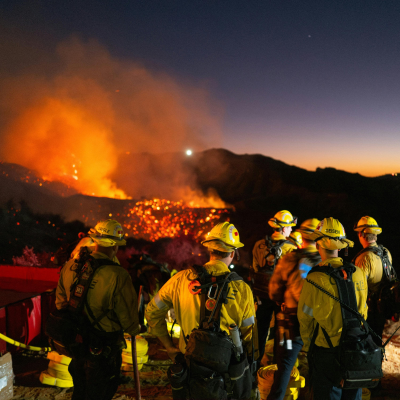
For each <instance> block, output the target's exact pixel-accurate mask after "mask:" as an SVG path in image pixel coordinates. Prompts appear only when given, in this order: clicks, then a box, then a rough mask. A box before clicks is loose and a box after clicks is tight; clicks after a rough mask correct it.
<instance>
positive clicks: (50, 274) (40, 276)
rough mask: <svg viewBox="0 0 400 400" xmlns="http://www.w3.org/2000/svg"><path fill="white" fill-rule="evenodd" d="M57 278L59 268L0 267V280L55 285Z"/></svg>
mask: <svg viewBox="0 0 400 400" xmlns="http://www.w3.org/2000/svg"><path fill="white" fill-rule="evenodd" d="M59 277H60V269H59V268H42V267H18V266H16V265H0V278H9V279H21V280H27V281H46V282H56V283H57V282H58V278H59Z"/></svg>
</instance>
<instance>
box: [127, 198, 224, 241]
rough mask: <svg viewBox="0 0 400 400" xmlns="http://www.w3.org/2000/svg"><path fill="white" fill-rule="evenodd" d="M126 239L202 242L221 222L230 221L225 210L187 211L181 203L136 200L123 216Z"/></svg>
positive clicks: (202, 209)
mask: <svg viewBox="0 0 400 400" xmlns="http://www.w3.org/2000/svg"><path fill="white" fill-rule="evenodd" d="M122 217H123V219H124V221H123V225H124V228H125V230H126V232H127V233H128V235H129V236H133V237H135V238H143V239H146V240H151V241H155V240H157V239H160V238H164V237H171V238H172V237H177V236H182V235H193V236H194V237H195V238H198V239H202V238H203V237H204V235H205V234H206V233H207V232H208V231H210V229H211V227H212V226H213V225H215V224H216V223H217V222H218V221H219V220H220V219H221V220H222V221H229V211H228V210H227V209H219V210H217V209H215V208H213V209H210V208H190V207H188V206H187V205H185V204H184V203H183V202H182V201H170V200H165V199H153V200H145V201H139V202H137V203H136V204H134V205H133V206H132V208H131V209H129V213H127V214H126V215H122Z"/></svg>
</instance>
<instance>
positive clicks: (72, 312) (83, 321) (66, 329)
mask: <svg viewBox="0 0 400 400" xmlns="http://www.w3.org/2000/svg"><path fill="white" fill-rule="evenodd" d="M75 264H76V266H75V267H74V270H75V271H76V274H77V275H76V278H75V280H74V282H73V283H72V285H71V288H70V300H69V302H68V306H67V307H66V308H65V309H61V310H56V311H54V312H52V313H51V314H50V315H49V317H48V319H47V321H46V327H45V332H46V335H47V336H48V337H49V343H50V347H51V348H52V349H53V350H54V351H56V352H57V353H59V354H61V355H65V356H67V357H70V358H75V359H76V358H82V357H87V356H88V355H89V354H94V355H98V354H100V353H103V350H105V349H103V348H104V344H107V342H109V343H111V342H115V340H118V339H119V336H120V333H119V332H110V333H108V332H98V334H97V333H96V329H94V328H93V327H94V326H98V328H99V329H100V331H104V330H103V329H102V328H101V326H100V324H99V322H100V321H101V319H103V318H104V317H105V316H106V313H107V312H104V313H103V314H101V315H100V316H99V317H98V318H95V317H94V315H93V313H92V310H91V309H90V307H89V304H88V302H87V294H88V290H89V287H90V284H91V282H92V279H93V276H94V274H95V272H96V270H97V269H98V268H99V267H101V266H103V265H118V264H116V263H114V262H112V261H110V260H108V259H95V258H94V257H93V256H91V255H90V253H89V252H88V250H87V247H82V248H81V249H80V253H79V257H78V258H77V259H76V260H75ZM85 305H86V310H87V312H88V313H89V315H90V317H91V318H92V319H93V322H90V321H89V319H88V317H87V316H86V314H85V313H84V308H85ZM117 337H118V338H117ZM110 352H111V347H110V346H108V348H107V349H106V350H105V351H104V353H103V355H105V356H106V355H107V354H106V353H110Z"/></svg>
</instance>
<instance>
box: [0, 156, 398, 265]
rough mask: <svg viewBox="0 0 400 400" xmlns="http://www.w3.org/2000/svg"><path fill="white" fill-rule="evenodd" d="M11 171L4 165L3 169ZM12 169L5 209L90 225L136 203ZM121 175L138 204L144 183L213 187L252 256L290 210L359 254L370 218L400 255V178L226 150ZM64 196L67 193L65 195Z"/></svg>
mask: <svg viewBox="0 0 400 400" xmlns="http://www.w3.org/2000/svg"><path fill="white" fill-rule="evenodd" d="M10 165H11V164H6V163H3V164H1V167H2V168H3V171H4V170H5V169H7V168H10ZM21 168H22V169H21ZM12 169H14V173H15V174H16V176H13V177H10V176H6V173H2V171H1V170H0V185H1V187H2V190H1V194H0V203H1V204H5V202H6V201H7V200H9V199H10V198H13V199H14V200H15V201H19V200H21V199H23V200H25V201H26V202H27V204H28V205H29V206H30V207H31V208H32V209H33V210H34V211H35V212H52V213H55V214H60V215H62V216H64V217H66V218H67V220H73V219H79V220H81V221H83V222H85V223H87V224H90V223H91V220H97V219H98V218H101V217H104V215H108V214H110V213H112V214H113V215H114V216H115V215H117V214H118V213H122V212H123V211H124V210H126V209H127V207H128V205H129V204H130V203H132V201H129V200H115V199H109V198H97V197H91V196H83V195H78V194H72V195H65V193H70V192H68V190H70V189H69V188H64V187H63V186H62V184H57V183H53V184H52V185H53V186H49V185H44V184H43V185H42V186H38V184H37V182H36V183H32V182H31V181H30V180H28V182H26V180H23V179H22V178H21V177H23V176H24V174H25V172H26V171H24V170H23V167H20V166H13V168H12ZM17 170H18V171H17ZM16 171H17V172H16ZM117 171H119V173H118V174H115V176H114V177H113V180H114V181H115V182H116V183H117V186H118V187H119V188H121V189H123V190H124V191H125V192H126V193H127V194H129V195H131V196H133V197H136V198H139V196H138V193H135V192H133V191H132V187H136V189H137V187H138V186H137V185H136V186H135V183H136V182H137V181H138V180H139V179H140V181H141V184H142V186H141V188H142V190H143V193H142V194H140V195H143V196H148V195H155V196H160V197H164V198H169V197H168V195H169V194H172V193H174V192H173V189H174V188H176V187H177V186H179V185H182V184H186V185H189V186H191V187H192V188H193V189H195V188H196V187H197V188H201V190H202V191H203V192H204V193H206V192H207V190H208V189H209V188H214V189H215V190H216V191H217V193H218V194H219V196H220V197H221V198H222V200H224V201H225V202H227V203H230V204H233V205H234V206H235V208H236V212H235V213H233V215H232V221H233V222H234V223H235V224H236V225H237V226H238V228H239V231H240V233H241V237H242V238H243V241H244V243H245V244H246V248H247V250H248V251H249V252H251V248H252V246H253V244H254V242H255V241H256V240H258V239H259V238H260V237H262V236H263V235H265V234H266V233H270V232H271V231H270V228H269V226H268V224H267V221H268V219H269V218H271V217H272V216H273V215H274V214H275V212H276V211H278V210H281V209H288V210H290V211H291V212H292V213H293V214H294V215H297V216H298V217H299V222H301V221H303V220H304V219H307V218H311V217H316V218H319V219H321V218H324V217H329V216H332V217H334V218H338V219H339V220H340V221H341V222H342V223H343V225H344V226H345V229H346V231H347V235H348V237H349V238H350V239H352V240H354V241H355V245H356V251H358V249H359V248H360V245H359V243H358V240H357V237H356V235H355V234H354V232H353V225H354V223H355V222H356V221H357V220H358V219H359V218H360V217H362V216H363V215H371V216H373V217H374V218H375V219H377V221H378V223H379V224H380V225H381V226H382V228H383V233H382V234H381V235H380V236H379V241H380V242H382V243H383V244H385V245H387V247H388V248H389V249H390V250H391V252H392V253H393V256H394V259H395V260H396V259H398V257H400V249H399V250H397V247H398V246H397V243H398V242H399V240H400V235H399V233H398V226H397V225H398V221H400V208H399V198H400V176H399V177H398V176H391V175H385V176H383V177H376V178H368V177H365V176H362V175H359V174H353V173H348V172H345V171H341V170H336V169H334V168H317V170H316V171H307V170H305V169H302V168H298V167H295V166H291V165H287V164H285V163H283V162H281V161H278V160H274V159H273V158H270V157H265V156H262V155H258V154H256V155H248V154H244V155H237V154H233V153H231V152H229V151H227V150H223V149H212V150H207V151H204V152H199V153H194V154H193V156H191V157H187V156H185V155H184V154H161V155H151V154H139V155H138V154H136V155H133V154H130V155H124V156H122V157H121V158H120V160H119V166H118V168H117ZM120 171H123V173H121V172H120ZM9 175H10V174H9ZM146 183H148V185H146ZM57 185H58V186H57ZM60 185H61V186H60ZM143 185H144V186H143ZM146 191H147V192H146ZM60 193H64V197H63V196H61V195H60ZM356 251H355V250H353V251H351V253H353V254H355V252H356Z"/></svg>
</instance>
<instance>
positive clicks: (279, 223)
mask: <svg viewBox="0 0 400 400" xmlns="http://www.w3.org/2000/svg"><path fill="white" fill-rule="evenodd" d="M268 224H269V225H270V226H272V227H273V228H284V227H285V226H296V224H297V217H294V216H293V215H292V214H291V212H290V211H287V210H282V211H279V212H277V213H276V214H275V215H274V218H271V219H270V220H269V221H268Z"/></svg>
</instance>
